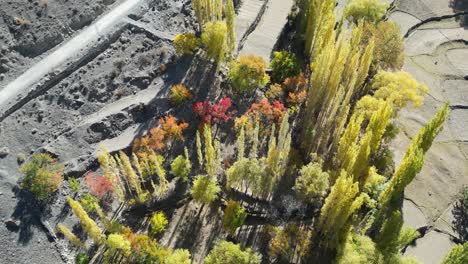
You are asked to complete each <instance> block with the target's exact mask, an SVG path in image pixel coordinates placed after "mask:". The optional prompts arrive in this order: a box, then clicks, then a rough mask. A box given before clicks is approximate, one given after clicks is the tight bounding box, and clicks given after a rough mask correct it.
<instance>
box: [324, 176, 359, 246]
mask: <svg viewBox="0 0 468 264" xmlns="http://www.w3.org/2000/svg"><path fill="white" fill-rule="evenodd" d="M366 197H368V196H367V195H366V194H363V193H361V194H360V193H359V185H358V183H355V182H354V181H353V178H352V177H350V176H348V174H347V173H346V172H345V171H341V174H340V176H339V177H338V179H337V180H336V182H335V184H334V185H333V187H332V189H331V191H330V194H329V195H328V197H327V198H326V199H325V204H324V205H323V207H322V209H321V211H320V218H319V224H318V230H319V234H320V235H321V237H322V238H323V239H322V242H323V244H324V246H325V247H326V248H329V249H334V248H336V247H337V246H339V245H340V244H342V243H343V242H344V241H345V239H346V237H347V235H348V232H349V230H350V228H351V220H352V219H351V218H352V216H353V214H354V213H355V212H356V211H357V210H358V209H359V208H360V207H361V206H362V204H363V203H364V201H365V199H366Z"/></svg>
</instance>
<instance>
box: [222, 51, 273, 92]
mask: <svg viewBox="0 0 468 264" xmlns="http://www.w3.org/2000/svg"><path fill="white" fill-rule="evenodd" d="M265 71H266V62H265V60H263V58H262V57H256V56H254V55H248V56H243V55H241V56H240V58H239V60H236V61H233V62H232V65H231V70H230V71H229V75H228V76H229V79H231V82H232V85H233V87H234V88H235V89H236V90H237V91H238V92H240V93H244V92H246V91H252V90H255V89H257V88H259V87H263V86H265V85H266V84H267V83H268V81H269V76H268V75H267V74H266V72H265Z"/></svg>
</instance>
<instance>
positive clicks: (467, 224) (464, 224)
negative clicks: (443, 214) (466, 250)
mask: <svg viewBox="0 0 468 264" xmlns="http://www.w3.org/2000/svg"><path fill="white" fill-rule="evenodd" d="M463 192H464V193H465V194H464V195H461V196H465V199H463V197H460V198H459V200H458V201H456V202H455V205H454V207H453V210H452V214H453V218H454V219H453V221H452V224H453V226H454V228H455V230H456V231H457V233H458V235H459V238H460V240H461V242H466V241H468V199H466V198H468V187H466V188H465V190H464V191H463Z"/></svg>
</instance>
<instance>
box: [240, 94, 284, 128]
mask: <svg viewBox="0 0 468 264" xmlns="http://www.w3.org/2000/svg"><path fill="white" fill-rule="evenodd" d="M285 114H286V108H285V107H284V105H283V104H282V103H281V102H280V101H278V100H275V101H273V103H270V102H268V99H266V98H263V99H262V100H260V102H258V103H253V104H252V105H251V106H250V108H249V110H247V112H246V113H245V114H244V115H242V116H241V117H238V118H236V120H235V127H236V128H237V129H240V128H241V127H245V129H246V130H247V131H250V130H251V129H253V127H254V124H255V122H257V121H258V122H260V123H262V124H265V125H271V123H272V122H275V123H276V124H277V125H279V124H280V123H281V121H282V120H283V117H284V115H285Z"/></svg>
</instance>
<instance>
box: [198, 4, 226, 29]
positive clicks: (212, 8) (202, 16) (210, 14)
mask: <svg viewBox="0 0 468 264" xmlns="http://www.w3.org/2000/svg"><path fill="white" fill-rule="evenodd" d="M192 7H193V10H194V11H195V16H196V17H197V20H198V24H199V25H200V26H203V25H204V24H205V23H206V22H209V21H218V20H221V19H222V16H223V1H222V0H193V1H192Z"/></svg>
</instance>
